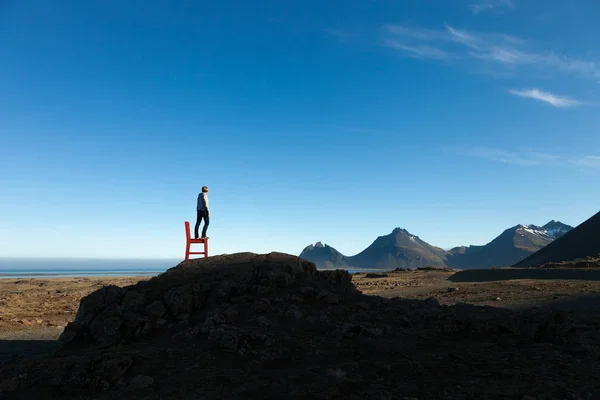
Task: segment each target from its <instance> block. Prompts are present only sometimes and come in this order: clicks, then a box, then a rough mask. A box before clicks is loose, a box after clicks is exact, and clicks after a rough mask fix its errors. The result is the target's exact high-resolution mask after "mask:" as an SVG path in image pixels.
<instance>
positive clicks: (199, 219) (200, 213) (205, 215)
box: [194, 210, 210, 239]
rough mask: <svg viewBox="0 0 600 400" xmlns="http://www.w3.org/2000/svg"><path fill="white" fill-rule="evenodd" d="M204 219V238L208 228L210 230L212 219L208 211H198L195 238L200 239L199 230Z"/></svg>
mask: <svg viewBox="0 0 600 400" xmlns="http://www.w3.org/2000/svg"><path fill="white" fill-rule="evenodd" d="M203 218H204V228H202V237H206V228H208V224H209V223H210V217H209V216H208V211H206V210H204V211H198V214H197V215H196V227H195V228H194V237H195V238H196V239H198V228H199V227H200V223H201V222H202V219H203Z"/></svg>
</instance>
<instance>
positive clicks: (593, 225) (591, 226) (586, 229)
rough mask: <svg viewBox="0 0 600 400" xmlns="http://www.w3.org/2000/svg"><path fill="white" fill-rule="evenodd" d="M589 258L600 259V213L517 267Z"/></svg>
mask: <svg viewBox="0 0 600 400" xmlns="http://www.w3.org/2000/svg"><path fill="white" fill-rule="evenodd" d="M588 257H591V258H600V212H598V213H596V214H595V215H594V216H592V217H590V218H589V219H587V220H586V221H584V222H583V223H581V224H580V225H578V226H577V227H576V228H574V229H573V230H571V231H570V232H569V233H567V234H566V235H561V236H560V237H559V238H558V239H556V240H555V241H553V242H552V243H549V244H548V245H547V246H545V247H544V248H542V249H540V250H539V251H538V252H536V253H534V254H532V255H530V256H529V257H527V258H525V259H524V260H522V261H520V262H518V263H517V264H516V265H515V267H535V266H538V265H542V264H546V263H560V262H563V261H574V260H577V259H584V258H588Z"/></svg>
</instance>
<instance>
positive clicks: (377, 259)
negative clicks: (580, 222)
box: [300, 220, 573, 269]
mask: <svg viewBox="0 0 600 400" xmlns="http://www.w3.org/2000/svg"><path fill="white" fill-rule="evenodd" d="M572 229H573V227H572V226H569V225H566V224H563V223H562V222H559V221H554V220H552V221H550V222H548V223H547V224H546V225H544V226H536V225H516V226H513V227H511V228H509V229H506V230H505V231H504V232H502V233H501V234H500V235H499V236H498V237H497V238H495V239H494V240H492V241H491V242H489V243H488V244H486V245H483V246H460V247H455V248H453V249H450V250H444V249H442V248H440V247H436V246H433V245H431V244H429V243H427V242H425V241H424V240H422V239H421V238H419V237H418V236H415V235H413V234H411V233H410V232H408V231H407V230H406V229H401V228H395V229H394V230H393V231H392V232H391V233H390V234H388V235H384V236H379V237H378V238H377V239H375V241H374V242H373V243H372V244H371V245H370V246H369V247H367V248H366V249H364V250H363V251H361V252H360V253H358V254H356V255H354V256H345V255H343V254H341V253H340V252H339V251H337V250H336V249H335V248H333V247H331V246H329V245H327V244H323V243H321V242H317V243H316V244H314V245H310V246H307V247H306V248H304V250H303V251H302V253H301V254H300V257H301V258H304V259H306V260H308V261H312V262H314V263H315V264H316V265H317V267H319V268H360V269H368V268H373V269H394V268H418V267H425V266H438V267H450V268H459V269H470V268H490V267H499V266H510V265H513V264H515V263H518V262H520V261H522V260H524V259H525V258H527V257H528V256H530V255H531V254H533V253H535V252H537V251H538V250H540V249H541V248H543V247H545V246H546V245H548V244H549V243H552V242H553V241H554V240H556V239H558V238H560V237H561V236H563V235H564V234H566V233H567V232H569V231H571V230H572Z"/></svg>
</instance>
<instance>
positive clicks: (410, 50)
mask: <svg viewBox="0 0 600 400" xmlns="http://www.w3.org/2000/svg"><path fill="white" fill-rule="evenodd" d="M386 45H387V46H388V47H391V48H393V49H396V50H401V51H403V52H405V53H407V55H409V56H410V57H414V58H434V59H439V60H444V59H449V58H451V56H450V54H448V53H446V52H445V51H443V50H440V49H438V48H437V47H433V46H429V45H426V44H419V45H415V46H409V45H406V44H403V43H401V42H395V41H393V40H390V41H388V42H386Z"/></svg>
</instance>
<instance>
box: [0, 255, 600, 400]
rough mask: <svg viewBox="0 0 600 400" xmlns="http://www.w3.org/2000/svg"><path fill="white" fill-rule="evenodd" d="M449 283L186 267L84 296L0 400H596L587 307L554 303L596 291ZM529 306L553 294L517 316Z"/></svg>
mask: <svg viewBox="0 0 600 400" xmlns="http://www.w3.org/2000/svg"><path fill="white" fill-rule="evenodd" d="M451 274H452V273H451V272H444V271H420V272H411V271H399V272H394V273H391V274H388V276H387V277H384V276H376V275H371V276H370V277H367V275H366V274H361V275H359V276H355V277H354V279H352V278H351V277H350V276H349V275H348V274H346V273H344V272H341V271H338V272H336V271H322V272H318V271H316V269H315V267H314V265H313V264H311V263H308V262H306V261H303V260H301V259H298V258H297V257H293V256H289V255H284V254H277V253H272V254H270V255H254V254H248V253H244V254H236V255H230V256H219V257H211V258H209V259H206V260H192V261H189V262H187V263H182V264H180V265H179V266H178V267H176V268H173V269H171V270H169V271H168V272H167V273H165V274H162V275H161V276H159V277H156V278H153V279H151V280H148V281H141V282H139V283H137V284H135V285H130V286H126V287H119V286H105V287H103V288H102V289H100V290H99V291H96V292H93V293H92V294H90V295H89V296H87V297H85V298H84V299H83V300H82V302H81V306H80V307H79V308H78V312H77V315H76V317H75V318H74V321H73V322H71V323H70V324H69V325H68V327H67V328H66V329H65V330H64V332H63V333H62V335H61V342H62V343H63V345H62V346H61V348H60V349H58V350H56V351H55V352H54V353H53V354H52V355H50V356H45V357H40V358H37V359H31V358H23V359H21V360H15V361H13V362H10V363H7V364H5V365H4V366H3V367H2V369H1V370H0V398H7V399H22V398H68V399H83V398H86V399H87V398H95V399H96V398H97V399H112V398H139V399H164V398H173V399H188V398H189V399H203V398H206V399H213V398H215V399H216V398H231V399H238V398H239V399H247V398H261V399H262V398H273V399H280V398H292V399H294V398H297V399H306V398H323V399H405V400H406V399H419V400H424V399H519V400H522V399H528V400H530V399H596V398H600V388H598V385H597V371H598V367H600V347H599V345H600V339H598V338H599V336H598V334H599V333H600V321H599V317H598V313H597V311H598V308H597V305H598V304H600V303H599V302H597V301H592V300H586V301H585V302H583V303H581V304H580V305H579V306H578V307H571V306H566V307H565V306H563V307H561V305H564V304H567V303H564V302H563V301H561V298H562V297H566V296H560V295H561V294H565V295H568V296H569V297H570V298H572V295H573V294H582V293H584V294H587V296H588V297H586V298H589V296H594V294H595V293H596V292H598V289H599V287H598V285H597V284H596V282H595V281H592V280H589V281H579V285H578V284H577V283H578V282H577V281H573V282H571V281H561V282H559V281H557V280H549V281H540V280H537V281H532V282H526V281H525V280H522V281H519V280H511V281H509V282H508V281H499V282H498V281H492V282H487V283H482V282H452V281H449V280H448V279H447V278H448V277H450V276H452V275H451ZM356 288H358V290H356ZM536 288H537V289H536ZM538 289H539V290H538ZM361 291H362V292H363V293H361ZM541 292H543V293H553V295H554V294H558V295H559V296H558V297H557V298H556V299H554V302H553V303H552V305H551V306H550V305H548V304H545V303H546V302H547V301H548V296H546V297H543V296H541V295H540V299H543V301H540V302H539V303H537V305H539V306H540V307H539V308H534V309H524V308H526V307H523V306H524V305H525V304H526V303H524V302H522V301H521V300H519V299H523V300H525V299H526V298H527V297H535V296H536V294H537V293H541ZM398 293H402V294H403V296H402V298H399V297H397V294H398ZM523 293H525V295H523ZM370 294H381V295H383V296H384V297H382V296H374V295H370ZM494 296H495V297H494ZM551 297H552V296H551ZM464 299H470V300H471V301H472V302H473V303H475V304H484V305H483V306H481V305H472V304H465V303H461V301H463V300H464ZM488 303H490V304H493V305H494V306H496V307H490V306H486V305H485V304H488ZM71 320H72V319H71ZM6 332H8V331H5V333H6Z"/></svg>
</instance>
